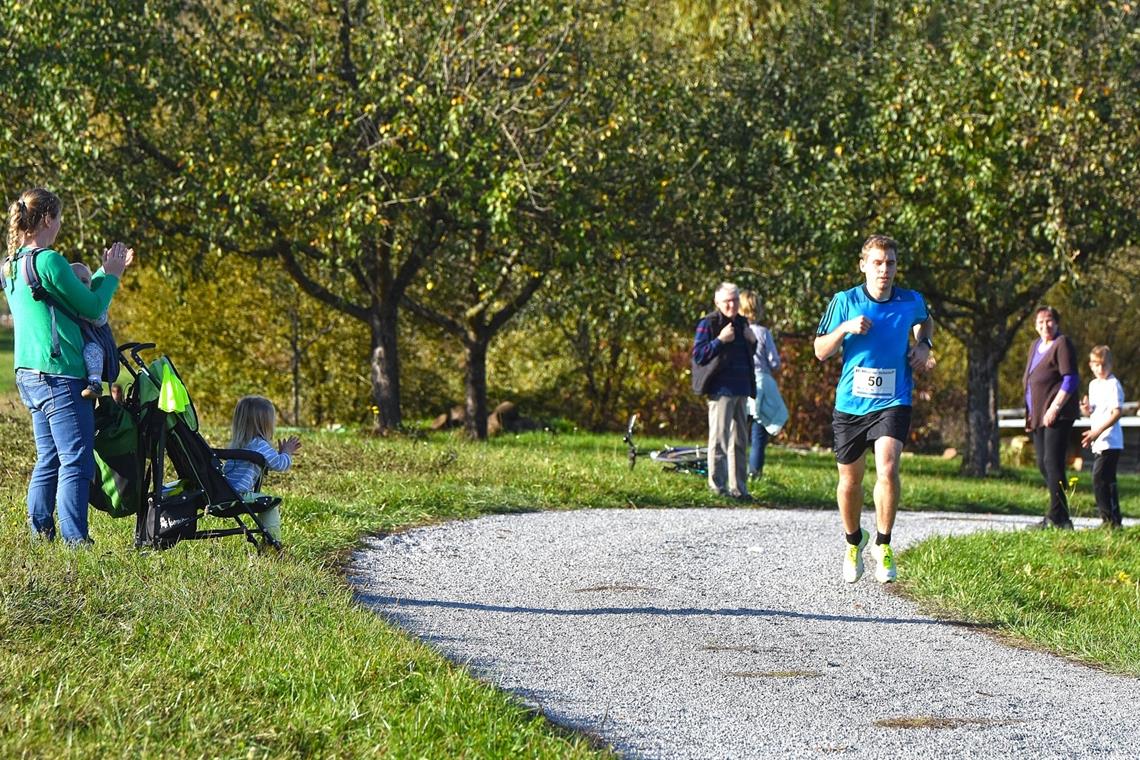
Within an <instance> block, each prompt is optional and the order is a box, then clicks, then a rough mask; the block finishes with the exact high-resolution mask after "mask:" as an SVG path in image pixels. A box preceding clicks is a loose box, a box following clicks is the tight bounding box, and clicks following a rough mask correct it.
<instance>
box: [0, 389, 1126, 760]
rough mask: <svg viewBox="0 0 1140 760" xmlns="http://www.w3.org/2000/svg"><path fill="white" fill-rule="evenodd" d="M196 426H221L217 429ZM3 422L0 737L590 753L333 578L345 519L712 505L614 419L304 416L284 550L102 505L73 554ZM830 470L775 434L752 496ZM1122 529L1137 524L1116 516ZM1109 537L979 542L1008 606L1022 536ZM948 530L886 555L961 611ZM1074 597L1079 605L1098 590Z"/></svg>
mask: <svg viewBox="0 0 1140 760" xmlns="http://www.w3.org/2000/svg"><path fill="white" fill-rule="evenodd" d="M207 433H208V437H209V438H210V439H212V440H215V441H220V440H222V439H223V438H224V434H223V433H222V431H207ZM0 438H2V439H3V440H4V442H5V458H4V470H3V479H2V480H0V516H2V519H0V756H5V757H8V756H25V755H32V756H40V755H52V756H55V755H71V756H103V755H107V754H113V755H128V754H129V755H141V756H158V755H161V756H163V757H183V756H194V757H199V756H203V755H208V756H218V757H234V756H239V755H240V756H250V757H300V756H313V755H318V756H370V755H381V754H393V755H395V756H400V757H402V756H422V757H451V756H482V757H488V756H494V757H501V756H512V755H519V754H524V755H527V756H534V757H578V756H593V755H595V754H598V753H599V752H603V753H604V750H598V749H597V748H596V746H595V745H594V743H592V742H591V740H590V739H589V738H588V737H583V736H580V735H573V734H568V733H566V732H562V731H560V730H558V729H557V728H555V727H553V726H552V725H551V724H549V723H548V722H547V721H545V720H544V719H543V718H542V717H541V716H538V715H536V714H535V713H534V712H532V711H530V710H528V709H527V708H526V707H524V706H522V705H520V704H518V703H517V702H515V701H513V700H512V699H511V698H510V697H509V696H508V695H505V694H503V693H501V692H499V691H497V690H495V689H493V688H491V687H490V686H487V685H485V684H482V683H480V682H478V681H476V680H474V679H473V678H472V677H471V676H470V675H469V674H468V673H467V671H466V670H464V669H463V668H460V667H457V666H454V665H451V664H449V663H447V662H446V661H444V660H443V659H442V658H441V657H439V656H438V655H437V654H436V653H435V652H434V651H432V650H430V649H428V648H427V647H425V646H423V645H421V644H419V643H417V642H415V641H412V640H410V639H409V638H408V637H406V636H404V635H403V634H401V633H400V632H399V631H398V630H396V629H394V628H393V627H391V626H389V625H388V624H387V623H385V622H384V621H382V620H380V619H378V618H377V617H376V616H375V615H373V614H372V613H370V612H368V611H366V610H363V609H361V608H360V607H358V606H357V605H356V604H355V602H354V601H353V598H352V595H351V593H350V591H349V589H348V588H347V587H346V585H345V584H344V582H343V580H342V579H341V575H340V568H341V566H342V564H343V561H344V559H345V557H346V556H347V554H348V552H350V551H351V549H352V548H353V547H354V546H355V544H356V542H357V540H358V539H359V537H360V536H361V535H362V534H364V533H368V532H382V531H393V530H400V529H403V528H406V527H409V526H413V525H422V524H426V523H431V522H436V521H444V520H452V519H460V518H470V517H475V516H478V515H480V514H486V513H493V512H512V511H528V510H535V509H570V508H581V507H616V508H642V507H689V506H708V505H710V503H721V504H727V503H728V502H714V501H713V500H712V499H711V497H709V495H708V493H707V491H706V489H705V486H704V483H703V481H702V480H701V479H700V478H694V477H691V476H684V475H675V474H670V473H666V472H662V471H661V469H660V468H659V467H657V466H655V465H653V464H652V463H650V462H644V463H639V464H638V466H637V468H636V469H634V470H633V471H630V470H629V469H628V467H627V465H626V463H625V462H626V460H625V456H624V449H623V446H622V444H621V441H620V436H617V435H612V436H591V435H563V436H552V435H547V434H541V433H535V434H528V435H525V436H519V437H504V438H500V439H497V440H495V441H492V442H490V443H488V444H485V445H470V444H465V443H463V442H461V441H459V440H458V439H456V438H453V437H451V436H446V435H439V436H429V437H425V438H412V437H397V438H389V439H385V438H374V437H368V436H361V435H356V434H341V435H336V434H316V433H311V434H306V435H305V436H304V448H303V449H302V453H301V455H300V457H299V459H298V461H297V465H296V467H295V468H294V470H293V471H292V472H290V473H286V474H284V475H275V477H273V478H272V480H271V481H270V483H269V484H268V489H269V490H271V491H273V492H276V493H280V494H282V495H284V496H285V497H286V506H285V509H284V516H285V525H284V539H285V541H286V543H287V545H288V547H289V548H288V551H287V552H286V553H285V554H284V555H282V556H279V557H278V556H263V555H257V554H254V553H251V552H250V551H248V550H247V548H246V546H245V545H244V544H243V543H242V542H240V541H239V540H236V539H229V540H227V541H214V542H189V543H184V544H180V545H179V546H177V547H175V548H174V549H173V550H171V551H167V552H162V553H155V552H136V551H135V550H134V549H133V548H131V531H132V529H133V525H132V521H130V520H110V519H108V518H107V517H106V516H105V515H103V514H101V513H93V515H92V534H93V535H94V537H95V538H96V540H97V542H98V543H97V544H96V545H95V548H94V550H92V551H89V552H80V553H72V552H68V551H66V550H63V549H61V548H60V547H59V546H57V545H51V544H42V543H37V542H33V541H31V540H30V539H29V538H28V537H27V535H26V532H25V528H24V524H25V517H24V491H25V488H26V483H27V479H28V475H29V473H30V471H31V467H32V463H33V461H34V458H35V456H34V449H33V445H32V441H31V434H30V429H29V425H28V419H27V414H26V412H25V411H24V410H23V408H22V407H21V406H20V405H19V402H18V401H17V400H15V399H14V398H13V397H11V396H10V395H9V396H8V397H0ZM649 443H652V442H649ZM904 472H905V474H904V478H903V483H904V492H903V500H904V503H905V504H906V506H907V507H908V508H911V509H939V510H967V511H998V512H1027V513H1034V514H1036V513H1039V512H1040V511H1041V509H1042V505H1043V492H1042V489H1041V487H1040V486H1039V485H1038V483H1037V480H1036V477H1035V475H1034V474H1033V473H1030V472H1029V471H1019V472H1015V473H1012V474H1010V475H1008V476H1006V477H1004V478H1001V479H994V480H991V481H985V482H980V483H979V482H971V481H962V480H960V479H958V478H957V477H956V474H955V473H956V464H955V463H953V462H944V461H941V460H936V459H926V458H922V457H915V458H907V460H906V461H905V463H904ZM1083 477H1087V476H1083ZM835 478H836V475H835V466H834V464H833V460H832V458H831V457H830V455H828V454H797V453H794V452H791V451H787V450H782V449H778V448H777V449H774V450H772V451H771V453H770V459H769V465H768V467H766V479H765V481H764V482H763V483H762V484H761V485H760V486H759V487H757V488H756V489H755V493H756V495H757V496H758V497H759V498H760V499H761V500H762V501H763V502H764V503H768V504H781V505H783V504H787V505H800V506H818V507H825V508H832V504H833V492H834V488H835ZM1121 491H1122V497H1123V502H1124V510H1125V513H1126V514H1128V515H1130V516H1136V515H1138V514H1140V483H1138V481H1137V479H1136V478H1135V477H1125V478H1122V481H1121ZM1127 535H1129V536H1131V537H1132V539H1133V543H1135V541H1134V539H1135V531H1133V532H1130V533H1129V534H1127ZM1109 539H1111V540H1113V541H1115V540H1117V538H1116V537H1104V536H1100V535H1098V534H1079V535H1078V536H1077V537H1072V535H1071V534H1069V535H1061V534H1039V535H1037V536H1028V535H1025V536H1022V535H1019V536H1012V537H1003V536H993V537H989V538H988V539H985V540H991V541H996V542H999V544H1000V545H1001V546H1002V547H1007V549H1003V551H1007V550H1008V551H1009V552H1011V553H1012V554H1011V557H1012V558H1011V559H1010V563H1011V564H1010V567H1011V568H1012V570H1010V571H1008V572H1005V573H1004V574H1003V575H1005V576H1009V578H1008V580H1009V582H1010V583H1011V584H1013V588H1014V589H1018V588H1020V591H1017V592H1016V594H1015V593H1014V591H1012V590H1011V591H1010V592H1009V595H1010V598H1011V599H1013V600H1014V601H1013V602H1010V604H1011V605H1012V606H1013V607H1017V606H1018V605H1022V604H1023V602H1022V601H1021V599H1022V597H1023V596H1025V595H1026V594H1028V595H1032V594H1033V593H1036V591H1035V589H1036V588H1037V587H1036V586H1032V585H1029V582H1030V581H1032V582H1034V583H1036V578H1037V576H1036V575H1035V574H1029V575H1025V576H1024V579H1023V578H1022V576H1020V575H1019V574H1018V573H1017V572H1016V570H1017V568H1020V567H1022V566H1024V565H1025V564H1026V562H1027V561H1028V562H1029V563H1030V564H1031V566H1032V567H1034V568H1038V570H1037V571H1035V573H1042V572H1044V569H1043V568H1045V567H1046V564H1044V563H1043V562H1042V561H1040V560H1039V559H1037V558H1031V559H1029V560H1025V559H1019V557H1020V556H1021V555H1022V554H1023V553H1025V552H1028V551H1029V549H1031V548H1033V547H1036V550H1037V551H1039V552H1041V553H1042V554H1043V555H1048V554H1049V552H1050V551H1054V552H1059V551H1061V549H1062V547H1063V546H1065V545H1067V544H1065V542H1067V541H1090V542H1092V541H1094V540H1109ZM957 540H958V541H961V540H963V539H957ZM974 540H979V539H974ZM1120 540H1121V541H1122V545H1123V544H1124V543H1126V542H1124V539H1123V537H1122V538H1121V539H1120ZM1004 542H1008V543H1004ZM1019 542H1024V543H1019ZM948 546H950V545H949V544H946V545H942V544H939V543H937V542H933V543H929V544H926V545H924V546H923V547H920V548H919V549H917V550H915V552H913V556H912V553H908V554H907V555H905V556H904V558H903V560H902V564H903V571H904V573H908V574H910V575H911V576H912V578H913V582H908V584H907V588H911V589H912V590H913V592H914V593H915V594H917V595H920V596H922V597H924V598H928V599H934V600H937V601H939V602H940V603H942V604H944V605H946V606H948V607H949V606H953V605H958V604H960V605H963V609H965V610H967V611H968V610H970V609H971V607H970V605H971V604H972V603H973V602H972V597H971V594H970V593H964V594H959V595H957V596H954V595H952V594H948V593H945V592H944V591H940V590H938V589H931V587H930V586H929V584H926V583H922V582H920V579H922V578H926V577H928V576H935V575H937V569H938V567H939V566H940V565H941V564H944V563H945V562H946V561H947V560H946V555H948V554H953V552H952V551H950V549H948V548H946V547H948ZM939 547H941V548H939ZM1121 551H1123V550H1121ZM1120 556H1121V557H1124V556H1125V555H1123V554H1121V555H1120ZM1101 561H1102V560H1101V559H1098V558H1097V557H1095V556H1093V555H1092V554H1086V553H1082V552H1075V551H1074V552H1068V553H1067V554H1066V555H1065V559H1064V567H1065V568H1066V572H1068V573H1070V574H1074V575H1079V574H1080V573H1086V574H1087V576H1088V577H1089V578H1090V579H1099V580H1097V581H1096V582H1097V583H1098V584H1099V585H1095V586H1092V587H1090V588H1095V589H1097V590H1100V589H1109V590H1111V591H1113V592H1114V593H1115V592H1116V591H1121V590H1123V589H1125V588H1126V585H1127V584H1126V583H1125V582H1124V581H1121V583H1120V589H1117V588H1115V587H1113V586H1111V584H1110V583H1108V582H1107V581H1106V580H1105V579H1107V578H1108V577H1109V576H1107V575H1105V574H1104V572H1108V571H1107V570H1106V571H1104V572H1101V571H1100V570H1097V571H1096V572H1093V571H1092V570H1088V571H1087V572H1086V571H1085V570H1081V569H1080V568H1083V567H1085V564H1086V563H1093V562H1101ZM1114 561H1115V560H1112V561H1110V562H1109V564H1112V562H1114ZM1121 561H1123V560H1121ZM1135 566H1136V564H1135V563H1134V564H1133V565H1132V567H1135ZM1060 567H1061V566H1060V565H1058V568H1060ZM1090 567H1091V565H1090ZM957 572H958V574H959V575H962V574H965V573H966V570H965V569H963V570H961V571H957ZM1058 572H1059V570H1058ZM1113 577H1117V576H1113ZM1019 584H1020V585H1019ZM951 585H953V584H951ZM981 590H984V589H979V591H981ZM975 593H976V592H975ZM1017 594H1021V595H1022V596H1017ZM1089 598H1090V599H1091V602H1092V604H1091V605H1090V606H1097V605H1100V600H1101V599H1107V598H1108V597H1102V596H1099V595H1096V594H1094V595H1093V596H1091V597H1089ZM1112 598H1113V599H1117V597H1115V596H1114V597H1112ZM1114 604H1115V606H1107V605H1100V606H1104V607H1105V614H1106V615H1109V616H1128V615H1131V619H1132V620H1135V618H1136V604H1135V602H1129V601H1128V597H1127V595H1124V594H1122V595H1121V596H1120V597H1119V600H1118V602H1116V603H1114ZM1129 605H1131V606H1129ZM991 614H992V613H990V612H987V611H984V610H980V611H978V612H977V616H978V617H982V618H986V619H989V617H990V615H991ZM1055 619H1056V621H1057V622H1058V624H1059V625H1061V626H1065V625H1068V624H1069V623H1068V622H1067V621H1068V620H1069V619H1066V618H1061V617H1057V616H1055ZM1038 630H1039V629H1038V628H1033V629H1030V630H1029V631H1028V634H1027V635H1037V634H1036V633H1035V632H1036V631H1038ZM1043 643H1047V644H1048V645H1051V646H1053V645H1058V644H1054V642H1053V640H1052V639H1050V640H1048V641H1046V642H1043ZM1092 643H1095V642H1090V646H1091V645H1092ZM1060 646H1062V647H1064V646H1067V645H1065V644H1063V643H1062V644H1060ZM1122 646H1124V647H1130V652H1129V653H1128V655H1127V658H1130V659H1122V658H1121V657H1120V656H1119V655H1118V654H1114V655H1112V657H1111V658H1110V657H1108V655H1106V654H1103V653H1096V652H1093V653H1090V654H1089V655H1088V657H1089V659H1090V661H1096V662H1102V663H1103V664H1105V665H1108V666H1110V667H1114V668H1119V669H1122V670H1125V671H1128V670H1129V669H1135V668H1136V667H1137V666H1136V662H1137V659H1138V658H1140V655H1138V654H1137V649H1138V648H1140V647H1137V646H1136V645H1135V642H1134V640H1132V643H1128V642H1127V641H1126V640H1117V641H1115V642H1112V647H1113V648H1114V649H1119V648H1120V647H1122ZM1065 651H1070V650H1065ZM1082 656H1084V655H1083V654H1082ZM1113 658H1115V659H1113Z"/></svg>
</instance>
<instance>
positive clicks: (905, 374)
mask: <svg viewBox="0 0 1140 760" xmlns="http://www.w3.org/2000/svg"><path fill="white" fill-rule="evenodd" d="M858 316H864V317H867V319H869V320H871V329H870V330H869V331H868V332H867V334H866V335H851V334H848V335H847V336H845V337H844V338H843V374H842V375H840V377H839V386H838V387H837V388H836V389H835V408H836V409H837V410H838V411H841V412H845V413H847V414H859V415H862V414H868V413H869V412H877V411H879V410H880V409H889V408H890V407H892V406H909V405H910V396H911V391H912V390H913V389H914V378H913V372H912V370H911V368H910V364H909V363H908V362H907V358H906V354H907V351H908V350H909V348H910V332H911V328H912V327H914V326H915V325H917V324H921V323H922V322H925V321H926V320H927V319H928V318H929V317H930V313H929V312H928V311H927V310H926V301H924V300H923V298H922V295H921V294H920V293H919V292H918V291H915V290H907V289H906V288H900V287H898V286H897V285H895V286H894V287H892V289H891V296H890V298H888V299H887V300H886V301H876V300H875V299H874V298H872V297H871V294H870V293H868V292H867V286H866V285H859V286H856V287H854V288H851V289H850V290H844V291H842V292H840V293H836V294H835V297H834V298H832V299H831V303H830V304H828V305H827V311H826V312H824V315H823V319H821V320H820V321H819V329H818V330H817V331H816V332H817V334H818V335H827V334H828V333H830V332H832V331H833V330H835V329H836V328H837V327H839V325H840V324H842V323H843V322H846V321H847V320H849V319H853V318H855V317H858Z"/></svg>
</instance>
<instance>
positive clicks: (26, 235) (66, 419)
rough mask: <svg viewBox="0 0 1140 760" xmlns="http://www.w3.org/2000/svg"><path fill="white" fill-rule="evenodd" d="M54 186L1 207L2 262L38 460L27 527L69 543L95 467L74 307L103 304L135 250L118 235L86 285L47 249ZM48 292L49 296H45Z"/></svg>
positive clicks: (53, 227) (80, 525)
mask: <svg viewBox="0 0 1140 760" xmlns="http://www.w3.org/2000/svg"><path fill="white" fill-rule="evenodd" d="M62 211H63V206H62V204H61V203H60V200H59V198H58V197H57V196H56V195H55V194H54V193H52V192H50V191H48V190H44V189H42V188H35V189H32V190H28V191H26V192H24V193H22V194H21V195H20V197H19V198H18V199H17V200H16V202H15V203H13V204H12V205H11V206H10V207H9V209H8V262H7V263H6V264H5V271H4V273H3V274H4V277H3V281H4V294H5V295H6V296H7V298H8V306H9V308H10V309H11V312H12V320H13V323H14V325H15V370H16V386H17V388H19V391H20V398H21V400H22V401H23V402H24V405H25V406H27V407H28V410H29V411H30V412H31V414H32V432H33V433H34V435H35V438H36V466H35V468H34V469H33V470H32V477H31V481H30V482H29V484H28V521H29V523H30V525H31V529H32V533H33V534H34V535H39V536H43V537H44V538H48V539H52V538H55V532H56V529H55V512H56V509H57V508H58V510H59V530H60V533H61V534H62V536H63V540H64V541H66V542H67V543H68V544H72V545H81V544H86V543H90V541H91V539H90V537H89V536H88V534H87V496H88V492H89V490H90V484H91V478H92V476H93V475H94V472H95V455H94V444H95V413H94V406H93V405H92V403H91V402H90V401H88V400H87V399H85V398H83V396H82V392H83V389H84V388H85V387H86V386H87V380H86V379H85V378H86V376H87V372H86V368H85V366H84V363H83V336H82V334H81V333H80V330H79V325H78V324H77V323H76V322H75V321H74V319H73V318H72V317H71V316H69V315H68V314H65V313H63V311H64V310H66V311H67V312H69V313H70V314H71V315H75V316H78V317H81V318H89V319H93V318H95V317H98V316H99V315H100V314H102V313H103V311H105V310H106V309H107V306H108V305H109V304H110V303H111V298H112V296H114V294H115V290H116V288H118V286H119V279H120V278H121V277H122V275H123V271H124V270H125V269H126V267H127V266H128V265H129V264H130V263H131V262H132V261H133V259H134V252H133V251H132V250H130V249H128V248H127V247H126V246H124V245H123V244H122V243H115V244H114V245H112V246H111V247H110V248H109V249H108V250H106V251H104V252H103V267H102V268H101V269H100V270H99V271H98V272H96V273H95V275H94V276H93V277H92V278H91V286H90V288H88V287H87V286H86V285H84V284H83V283H82V282H80V280H79V278H78V277H76V276H75V272H74V271H72V269H71V264H70V263H69V262H68V261H67V260H66V259H65V258H64V257H63V256H61V255H60V254H59V253H58V252H57V251H55V250H53V249H52V244H53V243H54V242H55V238H56V236H57V235H58V234H59V228H60V225H61V224H62V222H63V214H62ZM27 261H30V262H32V264H33V266H34V267H35V272H36V274H37V275H38V277H39V280H40V282H41V284H42V286H43V290H44V292H45V294H46V295H47V297H48V298H47V299H43V300H40V299H37V298H36V297H35V295H33V293H32V291H31V289H30V287H29V284H28V278H27V276H26V272H25V269H24V267H25V263H26V262H27ZM49 299H50V301H51V302H53V303H54V305H55V306H58V307H59V308H55V306H53V303H49Z"/></svg>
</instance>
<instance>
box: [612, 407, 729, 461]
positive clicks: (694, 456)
mask: <svg viewBox="0 0 1140 760" xmlns="http://www.w3.org/2000/svg"><path fill="white" fill-rule="evenodd" d="M636 424H637V415H636V414H635V415H633V416H632V417H630V418H629V425H628V426H627V427H626V430H625V436H624V437H623V438H622V441H623V442H624V443H625V445H626V446H628V447H629V469H631V470H632V469H633V466H634V465H635V464H637V458H638V457H644V456H648V457H649V458H650V460H652V461H654V462H659V463H661V464H662V465H664V467H665V471H666V472H683V473H688V474H690V475H701V476H705V475H708V472H709V470H708V451H709V450H708V448H707V447H705V446H667V447H665V448H663V449H659V450H656V451H647V450H645V449H639V448H637V446H636V445H635V444H634V442H633V428H634V426H635V425H636Z"/></svg>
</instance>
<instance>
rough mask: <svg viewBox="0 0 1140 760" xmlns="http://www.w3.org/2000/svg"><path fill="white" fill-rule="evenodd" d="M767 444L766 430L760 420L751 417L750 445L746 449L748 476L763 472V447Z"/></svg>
mask: <svg viewBox="0 0 1140 760" xmlns="http://www.w3.org/2000/svg"><path fill="white" fill-rule="evenodd" d="M767 446H768V431H767V430H765V429H764V426H763V425H761V424H760V421H759V420H757V419H755V418H753V419H752V446H751V448H750V449H749V450H748V476H749V477H752V476H756V477H760V476H761V475H763V474H764V449H765V448H766V447H767Z"/></svg>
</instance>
